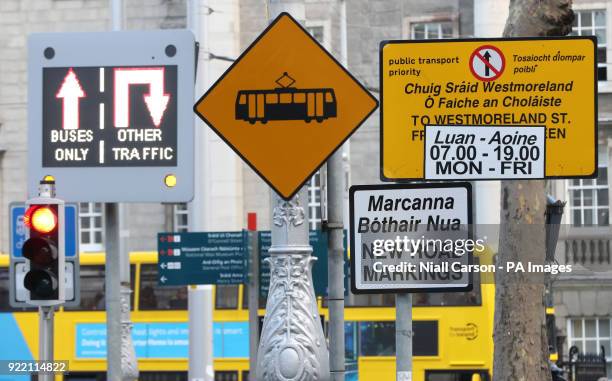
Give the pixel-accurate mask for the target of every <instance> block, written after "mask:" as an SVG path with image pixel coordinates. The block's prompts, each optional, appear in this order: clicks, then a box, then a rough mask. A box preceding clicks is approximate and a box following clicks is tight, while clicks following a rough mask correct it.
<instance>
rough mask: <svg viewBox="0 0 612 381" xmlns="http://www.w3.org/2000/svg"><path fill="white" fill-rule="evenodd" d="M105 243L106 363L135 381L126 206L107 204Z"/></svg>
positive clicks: (118, 11)
mask: <svg viewBox="0 0 612 381" xmlns="http://www.w3.org/2000/svg"><path fill="white" fill-rule="evenodd" d="M110 7H111V27H112V30H113V31H119V30H122V29H123V26H124V21H125V18H124V17H125V13H124V2H123V0H110ZM104 212H105V213H104V218H105V242H106V248H105V249H106V278H105V282H106V332H107V337H106V351H107V352H106V353H107V356H106V360H107V379H108V380H109V381H119V380H121V381H124V380H135V379H137V378H138V362H137V360H136V351H135V350H134V344H133V342H132V322H131V320H130V310H131V306H130V304H131V298H130V294H131V293H132V288H131V285H130V283H131V277H130V259H129V253H128V250H127V244H126V239H127V237H128V233H129V232H128V230H127V225H126V223H125V212H124V205H121V204H118V203H113V204H105V211H104Z"/></svg>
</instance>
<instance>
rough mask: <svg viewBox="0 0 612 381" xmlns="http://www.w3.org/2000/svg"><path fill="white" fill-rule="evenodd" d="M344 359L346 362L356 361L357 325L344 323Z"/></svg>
mask: <svg viewBox="0 0 612 381" xmlns="http://www.w3.org/2000/svg"><path fill="white" fill-rule="evenodd" d="M344 343H345V346H344V358H345V359H346V361H348V362H350V361H357V356H358V354H357V323H356V322H354V321H351V322H345V323H344Z"/></svg>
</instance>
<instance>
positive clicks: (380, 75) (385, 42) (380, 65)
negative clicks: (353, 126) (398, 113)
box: [378, 36, 599, 183]
mask: <svg viewBox="0 0 612 381" xmlns="http://www.w3.org/2000/svg"><path fill="white" fill-rule="evenodd" d="M551 40H552V41H554V40H590V41H591V42H592V43H593V57H595V59H594V60H593V80H594V83H595V86H594V102H593V103H594V109H595V110H594V114H595V121H594V122H595V133H594V135H595V136H594V144H595V149H594V151H595V169H594V170H593V173H592V174H590V175H575V176H546V167H544V177H541V178H533V177H531V178H529V179H528V180H538V179H540V180H543V179H595V178H597V170H598V169H599V161H598V157H597V156H598V155H597V152H598V150H597V139H598V137H599V114H598V111H597V102H598V99H597V97H598V91H597V88H598V86H597V38H596V37H595V36H563V37H496V38H476V39H475V38H456V39H445V40H383V41H381V42H380V45H379V49H378V70H379V73H378V80H379V89H380V94H379V97H380V104H381V105H384V103H383V94H384V92H383V82H384V81H383V49H384V47H385V46H386V45H392V44H422V43H426V44H432V43H442V44H445V43H449V42H495V41H498V42H499V41H551ZM383 110H384V107H381V108H380V121H379V123H380V124H379V127H380V136H379V139H380V142H379V147H380V148H379V154H380V168H379V174H380V181H384V182H400V183H401V182H405V181H415V180H417V181H426V180H425V173H423V177H400V178H393V177H386V176H385V172H384V168H385V165H384V161H383V160H384V159H383V158H384V144H383V142H384V140H383V133H384V128H383V126H384V124H383V119H384V117H383ZM544 139H546V136H544ZM423 144H425V142H424V141H423ZM545 145H546V144H545ZM423 161H425V159H423ZM494 179H495V180H510V181H511V180H521V179H518V178H516V179H504V178H502V179H500V178H494ZM487 180H492V179H482V178H479V179H470V181H487ZM432 181H438V180H432ZM445 181H447V180H445Z"/></svg>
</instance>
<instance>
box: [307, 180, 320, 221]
mask: <svg viewBox="0 0 612 381" xmlns="http://www.w3.org/2000/svg"><path fill="white" fill-rule="evenodd" d="M308 215H309V218H310V221H309V228H310V230H317V229H321V172H317V173H315V175H314V176H312V177H311V178H310V182H309V183H308Z"/></svg>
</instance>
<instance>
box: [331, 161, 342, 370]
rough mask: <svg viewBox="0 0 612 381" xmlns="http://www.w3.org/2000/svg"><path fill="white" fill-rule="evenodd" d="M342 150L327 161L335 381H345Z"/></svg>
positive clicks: (332, 364) (332, 348) (332, 349)
mask: <svg viewBox="0 0 612 381" xmlns="http://www.w3.org/2000/svg"><path fill="white" fill-rule="evenodd" d="M342 174H343V163H342V151H341V150H338V151H337V152H336V153H335V154H333V155H332V157H331V158H330V159H329V160H328V162H327V186H328V212H327V213H328V222H327V226H326V228H327V229H328V231H329V240H328V246H327V247H328V250H327V252H328V256H327V267H328V272H327V281H328V283H327V284H328V298H327V305H328V309H329V356H330V357H329V365H330V371H331V378H332V380H333V381H344V372H345V361H344V350H345V345H344V258H343V257H344V255H343V254H344V237H343V228H344V226H343V224H342V214H343V211H342V201H343V199H344V195H343V192H344V176H342Z"/></svg>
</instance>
